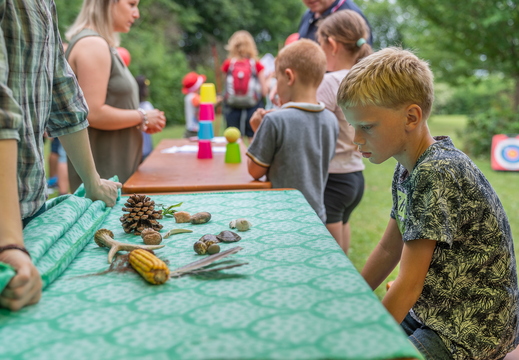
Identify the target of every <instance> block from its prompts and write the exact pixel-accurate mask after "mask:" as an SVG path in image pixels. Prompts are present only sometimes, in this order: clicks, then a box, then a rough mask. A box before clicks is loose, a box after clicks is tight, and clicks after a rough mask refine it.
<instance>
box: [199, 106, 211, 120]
mask: <svg viewBox="0 0 519 360" xmlns="http://www.w3.org/2000/svg"><path fill="white" fill-rule="evenodd" d="M198 119H199V120H200V121H213V120H214V105H213V104H209V103H206V104H200V110H199V113H198Z"/></svg>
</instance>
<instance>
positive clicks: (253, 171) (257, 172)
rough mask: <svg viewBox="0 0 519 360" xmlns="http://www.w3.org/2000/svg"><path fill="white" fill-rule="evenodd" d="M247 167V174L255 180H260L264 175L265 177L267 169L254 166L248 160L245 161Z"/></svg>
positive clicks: (253, 163)
mask: <svg viewBox="0 0 519 360" xmlns="http://www.w3.org/2000/svg"><path fill="white" fill-rule="evenodd" d="M247 166H248V169H249V174H250V175H251V176H252V177H253V178H254V179H256V180H258V179H260V178H261V177H263V176H264V175H267V171H268V169H269V168H268V167H263V166H260V165H258V164H256V163H255V162H254V161H252V160H251V159H250V158H248V159H247Z"/></svg>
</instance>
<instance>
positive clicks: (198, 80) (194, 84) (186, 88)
mask: <svg viewBox="0 0 519 360" xmlns="http://www.w3.org/2000/svg"><path fill="white" fill-rule="evenodd" d="M205 79H206V76H205V75H199V74H197V73H196V72H194V71H191V72H190V73H187V74H186V76H184V78H183V79H182V93H183V94H187V93H190V92H194V91H197V90H198V89H200V86H202V84H203V83H204V82H205Z"/></svg>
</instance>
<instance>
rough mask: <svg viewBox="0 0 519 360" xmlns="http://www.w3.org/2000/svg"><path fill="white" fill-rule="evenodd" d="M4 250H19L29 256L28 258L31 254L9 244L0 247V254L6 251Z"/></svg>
mask: <svg viewBox="0 0 519 360" xmlns="http://www.w3.org/2000/svg"><path fill="white" fill-rule="evenodd" d="M6 250H20V251H23V252H24V253H26V254H27V255H29V257H31V254H29V252H28V251H27V249H26V248H25V247H23V246H20V245H15V244H10V245H4V246H0V253H1V252H3V251H6Z"/></svg>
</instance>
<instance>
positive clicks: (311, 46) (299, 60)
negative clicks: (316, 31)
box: [276, 39, 326, 87]
mask: <svg viewBox="0 0 519 360" xmlns="http://www.w3.org/2000/svg"><path fill="white" fill-rule="evenodd" d="M286 69H291V70H292V71H293V72H295V73H296V74H297V76H298V80H299V81H300V82H301V83H302V84H303V85H308V86H313V87H318V86H319V84H321V81H322V80H323V76H324V73H325V72H326V56H325V55H324V52H323V50H322V49H321V48H320V47H319V45H317V44H316V43H315V42H314V41H311V40H308V39H301V40H298V41H295V42H293V43H292V44H290V45H287V46H285V47H284V48H283V49H281V51H280V52H279V53H278V56H277V57H276V75H278V74H283V73H284V72H285V70H286Z"/></svg>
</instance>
